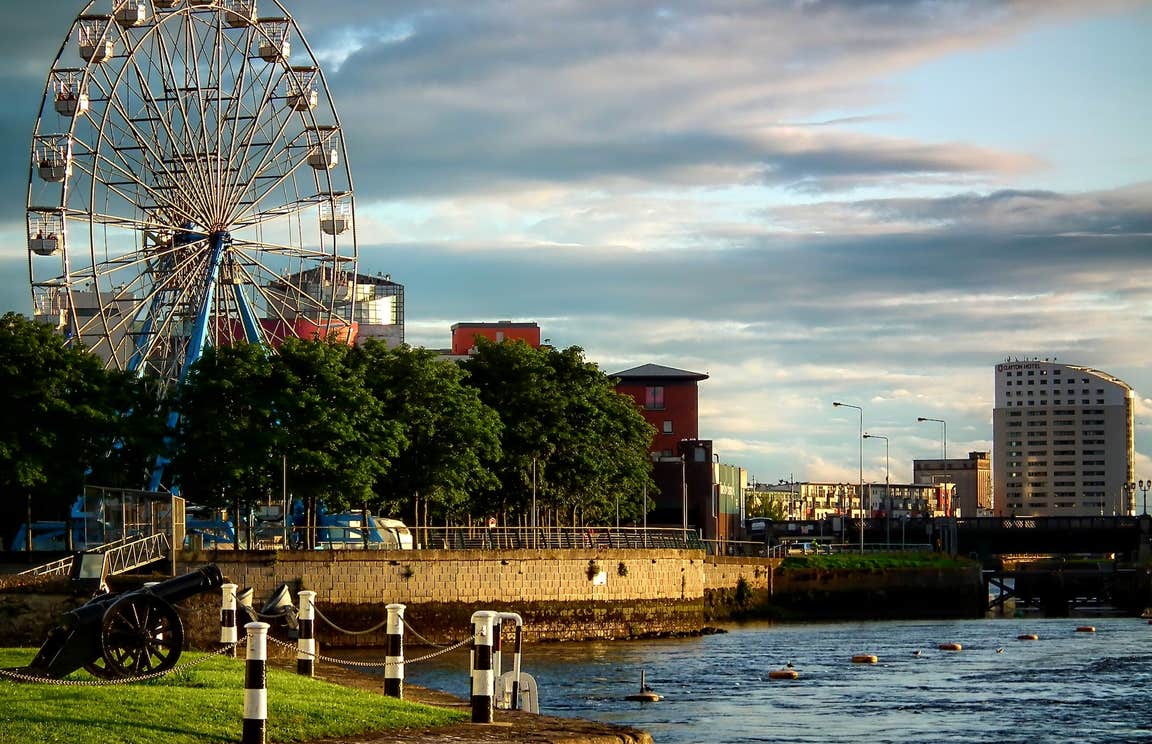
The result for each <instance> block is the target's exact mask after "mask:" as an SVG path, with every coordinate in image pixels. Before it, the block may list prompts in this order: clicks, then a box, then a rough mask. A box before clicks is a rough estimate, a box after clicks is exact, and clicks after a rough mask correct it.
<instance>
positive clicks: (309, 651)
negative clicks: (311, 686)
mask: <svg viewBox="0 0 1152 744" xmlns="http://www.w3.org/2000/svg"><path fill="white" fill-rule="evenodd" d="M315 598H316V592H310V591H307V590H305V591H302V592H300V600H299V601H300V610H299V611H298V612H297V615H296V620H297V623H298V624H299V627H298V635H297V637H296V673H297V674H300V675H303V676H305V677H311V676H312V672H313V670H314V669H315V666H316V621H315V618H316V606H315V604H314V600H315Z"/></svg>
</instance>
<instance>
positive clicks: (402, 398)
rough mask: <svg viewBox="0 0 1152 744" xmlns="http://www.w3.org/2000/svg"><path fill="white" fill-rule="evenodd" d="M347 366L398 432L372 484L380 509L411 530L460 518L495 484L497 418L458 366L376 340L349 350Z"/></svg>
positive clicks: (497, 443)
mask: <svg viewBox="0 0 1152 744" xmlns="http://www.w3.org/2000/svg"><path fill="white" fill-rule="evenodd" d="M350 364H351V365H352V366H353V367H354V368H357V369H359V370H360V373H361V374H363V375H364V379H365V385H366V387H367V389H368V391H369V392H370V393H371V394H372V395H373V396H375V398H376V399H377V401H379V403H380V406H381V416H382V417H383V418H384V419H385V420H387V421H389V422H391V423H392V424H394V425H395V427H396V428H397V430H398V432H397V437H396V442H397V444H398V445H399V451H398V452H397V454H396V455H395V456H394V457H393V458H392V461H391V467H390V468H388V469H387V470H386V471H384V472H383V473H381V474H380V475H379V476H378V477H377V480H376V483H375V492H376V503H378V504H381V506H382V510H384V511H387V510H391V513H392V514H395V515H397V516H400V515H412V517H413V519H412V523H413V524H424V525H427V524H429V523H443V521H444V520H450V519H456V518H458V517H460V516H462V515H464V514H466V513H467V510H468V499H469V496H470V494H472V493H474V492H476V491H483V490H487V489H491V488H493V487H494V486H495V485H497V481H496V478H495V476H494V475H493V474H492V472H491V471H490V470H489V469H488V463H494V462H496V461H498V460H499V459H500V452H501V450H500V434H501V426H502V425H501V422H500V417H499V416H497V415H496V412H495V411H493V410H492V409H491V408H489V407H488V406H486V405H484V404H483V403H482V402H481V401H480V396H479V394H478V391H477V390H476V389H475V388H472V387H469V386H468V385H466V384H465V378H466V376H467V374H466V373H465V372H464V370H463V369H462V368H461V367H460V366H459V365H458V364H455V363H454V362H451V361H447V360H444V359H441V358H440V357H438V356H437V355H436V354H435V353H434V352H431V351H428V350H426V349H413V348H411V347H409V346H407V345H403V346H399V347H395V348H388V347H387V346H386V345H384V344H382V343H379V342H377V341H368V342H367V343H365V344H363V345H362V346H360V347H357V348H356V349H354V350H353V352H352V354H351V357H350ZM421 504H422V505H423V513H422V514H421V513H419V507H420V505H421Z"/></svg>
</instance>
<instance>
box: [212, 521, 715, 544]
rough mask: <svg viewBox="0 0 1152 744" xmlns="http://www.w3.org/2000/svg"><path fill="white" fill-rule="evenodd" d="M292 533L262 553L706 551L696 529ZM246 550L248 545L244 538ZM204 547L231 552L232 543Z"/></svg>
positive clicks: (329, 528) (408, 529)
mask: <svg viewBox="0 0 1152 744" xmlns="http://www.w3.org/2000/svg"><path fill="white" fill-rule="evenodd" d="M314 536H315V539H313V540H308V539H307V537H308V533H307V530H306V528H304V527H292V528H290V529H289V534H288V541H287V543H285V542H284V541H283V540H260V539H257V540H253V541H252V543H251V547H253V548H256V549H263V550H279V549H283V548H287V549H291V550H300V549H303V548H304V547H305V546H306V545H309V544H311V545H312V546H313V547H315V549H317V550H407V549H414V550H576V549H582V550H589V549H591V550H609V549H612V550H707V546H706V545H705V543H704V541H703V540H701V539H700V535H699V533H697V532H696V531H695V530H691V529H690V530H683V529H680V528H676V527H648V528H642V527H537V528H532V527H478V526H477V527H406V528H403V529H402V530H396V529H389V530H386V531H383V532H382V531H380V530H376V531H372V530H369V531H367V532H366V531H365V530H363V529H361V528H360V527H341V526H336V527H334V526H324V527H317V528H314ZM240 546H241V548H246V547H249V543H248V540H247V539H246V537H245V536H241V540H240ZM205 547H220V548H225V549H230V548H231V547H232V546H231V544H227V545H218V546H205Z"/></svg>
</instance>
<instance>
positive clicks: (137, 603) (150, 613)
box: [85, 594, 184, 678]
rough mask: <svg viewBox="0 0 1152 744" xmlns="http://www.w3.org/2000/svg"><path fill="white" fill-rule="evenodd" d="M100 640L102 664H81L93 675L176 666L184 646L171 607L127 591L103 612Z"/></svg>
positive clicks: (110, 675)
mask: <svg viewBox="0 0 1152 744" xmlns="http://www.w3.org/2000/svg"><path fill="white" fill-rule="evenodd" d="M100 642H101V645H102V647H103V653H104V658H103V659H102V661H103V663H104V666H103V668H102V669H101V668H100V667H99V666H98V665H99V661H97V662H93V663H91V664H88V665H85V669H86V670H87V671H88V672H89V673H90V674H92V675H93V676H96V677H104V678H115V677H132V676H135V675H139V674H151V673H153V672H163V671H167V670H169V669H171V668H172V667H174V666H176V661H177V660H178V659H179V658H180V650H181V648H183V646H184V625H183V623H181V622H180V616H179V615H177V614H176V610H175V608H173V607H172V605H170V604H168V603H167V602H165V601H164V600H162V599H160V598H159V597H155V596H152V595H150V594H130V595H127V596H125V597H123V598H121V599H118V600H117V601H116V602H115V603H114V604H113V605H112V606H111V607H109V608H108V611H107V612H105V613H104V623H103V626H102V628H101V633H100Z"/></svg>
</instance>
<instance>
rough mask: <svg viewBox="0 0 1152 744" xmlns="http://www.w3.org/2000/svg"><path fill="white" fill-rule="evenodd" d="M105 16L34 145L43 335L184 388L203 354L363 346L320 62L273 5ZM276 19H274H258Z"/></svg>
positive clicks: (159, 3) (100, 2) (74, 30)
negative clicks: (226, 347) (239, 346)
mask: <svg viewBox="0 0 1152 744" xmlns="http://www.w3.org/2000/svg"><path fill="white" fill-rule="evenodd" d="M260 5H261V6H262V7H261V8H260V9H259V10H260V11H265V10H269V9H272V10H273V13H274V14H273V15H269V16H264V15H259V14H258V12H257V2H256V0H151V1H150V2H149V1H147V0H94V1H92V2H89V3H88V4H87V5H86V6H85V7H84V9H83V11H82V12H81V13H80V15H78V16H77V17H76V19H75V21H73V23H72V27H71V29H70V30H69V32H68V36H67V37H66V38H65V40H64V42H63V43H62V44H61V46H60V50H59V52H58V53H57V55H56V59H55V61H54V62H53V64H52V69H51V71H50V72H49V74H48V80H47V83H46V84H45V87H44V97H43V101H42V103H41V106H40V111H39V115H38V117H37V120H36V128H35V130H34V132H33V135H32V148H31V149H32V152H31V167H30V171H29V178H28V202H27V218H28V274H29V280H30V283H31V290H32V300H33V307H34V312H35V315H36V317H37V318H38V319H39V320H41V321H45V322H49V323H51V324H53V325H55V326H56V327H57V328H58V329H59V331H60V332H61V333H63V334H65V335H66V336H67V337H68V338H69V339H70V342H72V343H80V344H83V345H84V346H85V347H87V348H88V349H90V350H91V351H92V352H94V353H95V354H97V355H98V356H99V357H100V358H101V359H103V360H104V362H105V364H106V366H107V367H109V368H115V369H123V370H130V371H134V372H137V373H139V374H141V375H143V374H149V375H154V376H155V377H157V378H159V379H160V380H162V381H164V382H166V383H172V382H175V381H178V380H180V379H181V378H182V377H183V375H184V373H185V372H186V371H187V369H188V366H189V365H190V364H191V363H192V362H194V361H195V360H196V359H198V358H199V356H200V354H201V353H202V351H203V349H204V347H205V346H206V345H208V344H228V343H234V342H237V341H242V340H246V341H249V342H252V343H264V344H268V345H270V346H273V347H274V346H276V345H278V344H279V343H280V342H281V341H283V340H284V339H285V338H288V337H292V336H299V337H304V338H311V337H314V336H324V337H327V336H330V335H332V334H336V335H337V336H338V337H340V338H343V339H346V340H351V339H352V338H353V336H354V335H355V324H354V322H353V318H354V311H355V300H356V297H355V294H356V292H355V286H356V285H355V280H356V255H357V251H356V231H355V220H354V204H353V199H352V177H351V174H350V171H349V166H348V157H347V151H346V149H345V146H344V142H343V138H342V137H341V129H340V124H339V120H338V118H337V115H336V109H335V107H334V105H333V103H332V99H331V95H330V93H329V90H328V86H327V83H326V82H325V80H324V76H323V74H322V72H321V70H320V66H319V64H318V63H317V62H316V58H315V56H314V55H313V54H312V51H311V49H310V48H309V47H308V45H307V42H306V41H305V40H304V37H303V35H302V34H301V33H300V29H299V28H298V27H297V25H296V23H295V21H294V20H293V19H292V17H291V16H290V15H289V14H288V13H287V11H286V10H285V9H284V7H283V6H282V5H281V4H280V3H279V2H275V1H274V0H260ZM265 6H266V7H265Z"/></svg>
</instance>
